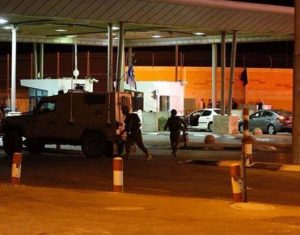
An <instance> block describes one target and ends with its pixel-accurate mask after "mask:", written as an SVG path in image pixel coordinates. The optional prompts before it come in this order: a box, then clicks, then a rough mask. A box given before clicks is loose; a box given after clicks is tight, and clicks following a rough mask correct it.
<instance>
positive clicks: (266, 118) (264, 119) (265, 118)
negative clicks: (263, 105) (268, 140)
mask: <svg viewBox="0 0 300 235" xmlns="http://www.w3.org/2000/svg"><path fill="white" fill-rule="evenodd" d="M273 119H274V114H273V113H272V112H270V111H266V110H265V111H263V113H262V115H261V120H260V122H259V125H260V126H259V128H260V129H262V131H264V132H265V131H267V128H268V125H269V124H270V123H272V120H273Z"/></svg>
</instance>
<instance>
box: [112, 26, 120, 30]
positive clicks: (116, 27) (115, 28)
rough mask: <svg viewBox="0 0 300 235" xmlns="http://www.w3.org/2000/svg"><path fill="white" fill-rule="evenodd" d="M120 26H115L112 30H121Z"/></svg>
mask: <svg viewBox="0 0 300 235" xmlns="http://www.w3.org/2000/svg"><path fill="white" fill-rule="evenodd" d="M119 29H120V28H119V27H118V26H113V27H112V30H119Z"/></svg>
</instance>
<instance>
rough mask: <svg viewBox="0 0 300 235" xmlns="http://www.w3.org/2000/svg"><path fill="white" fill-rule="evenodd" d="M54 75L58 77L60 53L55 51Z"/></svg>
mask: <svg viewBox="0 0 300 235" xmlns="http://www.w3.org/2000/svg"><path fill="white" fill-rule="evenodd" d="M56 77H57V78H59V77H60V53H59V51H58V52H57V53H56Z"/></svg>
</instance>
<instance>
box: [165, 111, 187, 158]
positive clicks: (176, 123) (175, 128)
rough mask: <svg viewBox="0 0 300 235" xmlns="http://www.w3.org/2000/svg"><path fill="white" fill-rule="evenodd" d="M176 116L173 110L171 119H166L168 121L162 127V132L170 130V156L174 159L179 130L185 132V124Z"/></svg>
mask: <svg viewBox="0 0 300 235" xmlns="http://www.w3.org/2000/svg"><path fill="white" fill-rule="evenodd" d="M176 115H177V111H176V110H175V109H172V110H171V117H169V118H168V121H167V123H166V125H165V127H164V130H167V129H169V130H170V142H171V147H172V155H173V156H174V157H176V152H177V149H178V145H179V137H180V132H181V130H183V131H185V129H186V123H185V122H184V121H183V120H182V119H181V118H180V117H178V116H176Z"/></svg>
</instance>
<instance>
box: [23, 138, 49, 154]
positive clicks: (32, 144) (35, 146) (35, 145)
mask: <svg viewBox="0 0 300 235" xmlns="http://www.w3.org/2000/svg"><path fill="white" fill-rule="evenodd" d="M25 145H26V147H27V150H28V151H29V152H30V153H31V154H39V153H41V152H43V151H44V149H45V144H44V143H40V142H36V141H34V140H31V139H27V140H26V141H25Z"/></svg>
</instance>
